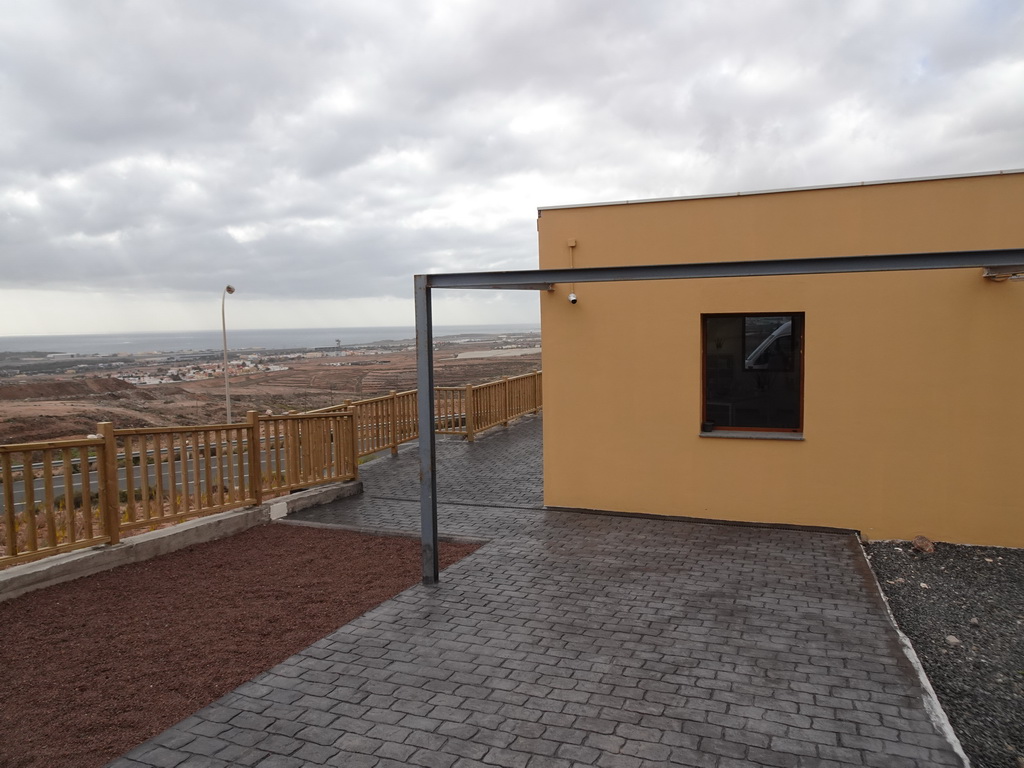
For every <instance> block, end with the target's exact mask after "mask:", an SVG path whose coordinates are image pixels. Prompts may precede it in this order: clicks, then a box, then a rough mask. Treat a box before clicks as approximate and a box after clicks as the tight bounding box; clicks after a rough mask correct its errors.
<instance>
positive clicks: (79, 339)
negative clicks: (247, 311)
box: [0, 324, 540, 355]
mask: <svg viewBox="0 0 1024 768" xmlns="http://www.w3.org/2000/svg"><path fill="white" fill-rule="evenodd" d="M539 330H540V325H530V324H526V325H436V326H434V338H435V339H436V338H440V337H442V336H454V335H456V334H500V333H527V332H530V331H539ZM415 338H416V329H415V328H413V327H412V326H409V327H398V326H395V327H377V328H268V329H263V330H252V329H248V330H245V329H242V330H230V329H229V330H228V347H229V348H230V349H233V350H242V349H312V348H314V347H333V346H335V345H336V344H337V343H338V342H340V343H341V346H347V345H351V344H370V343H373V342H377V341H400V340H404V339H415ZM222 348H223V347H222V343H221V332H220V331H219V330H217V331H181V332H177V333H174V332H167V333H99V334H90V333H81V334H68V335H63V336H44V335H38V336H0V352H47V353H60V352H63V353H70V354H76V355H95V354H99V355H112V354H119V353H123V354H143V353H147V352H190V351H191V352H199V351H204V350H211V349H213V350H218V349H222Z"/></svg>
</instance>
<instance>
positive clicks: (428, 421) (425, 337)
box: [416, 275, 440, 584]
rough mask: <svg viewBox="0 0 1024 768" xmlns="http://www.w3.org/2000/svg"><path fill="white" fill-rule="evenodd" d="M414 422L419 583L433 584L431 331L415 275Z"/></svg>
mask: <svg viewBox="0 0 1024 768" xmlns="http://www.w3.org/2000/svg"><path fill="white" fill-rule="evenodd" d="M416 419H417V424H418V427H419V443H420V450H419V453H420V552H421V557H422V560H423V583H424V584H436V583H437V577H438V572H439V570H440V569H439V567H438V559H437V459H436V456H435V441H434V329H433V320H432V317H431V307H430V283H429V282H428V277H427V275H416Z"/></svg>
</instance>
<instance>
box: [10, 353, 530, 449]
mask: <svg viewBox="0 0 1024 768" xmlns="http://www.w3.org/2000/svg"><path fill="white" fill-rule="evenodd" d="M539 343H540V336H539V334H528V335H524V337H523V338H517V339H515V340H513V341H512V344H513V345H515V344H519V345H522V347H523V348H522V349H517V350H515V352H517V353H518V352H524V351H526V350H528V349H529V348H530V347H532V345H534V344H536V345H539ZM509 345H510V340H509V339H508V338H504V337H489V338H485V339H479V340H470V341H467V340H463V339H455V340H445V339H441V340H438V342H437V351H436V352H435V373H434V376H435V383H436V384H437V385H438V386H461V385H464V384H479V383H482V382H485V381H490V380H492V379H496V378H500V377H501V376H517V375H520V374H524V373H529V372H531V371H534V370H537V369H539V368H540V353H539V351H533V352H529V353H528V354H515V355H508V354H507V352H508V350H507V349H502V348H504V347H508V346H509ZM488 351H497V352H499V353H501V352H504V353H505V354H496V355H495V356H488V357H469V358H466V357H462V358H460V357H459V355H460V354H463V353H482V352H488ZM267 358H268V359H269V360H275V358H274V356H273V354H268V355H267ZM275 362H277V363H279V364H280V365H285V366H287V368H288V369H287V370H281V371H261V372H257V373H248V374H244V375H237V376H232V377H231V380H230V384H231V404H232V411H233V413H234V416H235V420H236V421H237V420H239V419H240V418H241V417H242V416H243V415H244V414H245V412H246V411H248V410H255V411H259V412H261V413H265V412H266V411H272V412H273V413H285V412H288V411H308V410H313V409H315V408H323V407H325V406H328V405H335V404H338V403H342V402H344V401H345V400H359V399H363V398H367V397H373V396H375V395H382V394H387V393H388V392H389V391H390V390H396V391H399V392H401V391H404V390H408V389H414V388H415V386H416V355H415V352H414V351H413V350H412V349H410V348H409V346H408V345H401V346H395V347H393V348H389V347H387V346H370V347H366V348H362V347H361V348H359V349H354V350H351V352H350V354H348V355H346V356H344V357H288V358H284V357H282V358H281V359H279V360H275ZM167 367H168V363H167V362H166V361H162V360H152V361H145V360H140V361H134V362H133V363H132V365H131V370H132V371H133V372H140V373H146V372H149V373H152V374H154V375H155V374H157V373H159V372H161V371H164V370H166V369H167ZM224 420H225V407H224V380H223V378H222V377H220V376H217V377H214V378H209V379H201V380H197V381H182V382H174V383H166V384H144V385H138V384H129V383H128V382H125V381H121V380H120V379H115V378H112V374H111V372H109V371H95V372H85V373H80V372H70V373H69V372H63V373H36V374H34V375H24V374H23V375H18V376H9V377H7V378H3V379H0V445H6V444H11V443H23V442H35V441H42V440H60V439H67V438H74V437H82V436H85V435H88V434H93V433H95V432H96V424H97V423H99V422H101V421H111V422H113V423H114V425H115V426H116V427H118V428H131V427H147V426H169V425H194V424H217V423H223V421H224Z"/></svg>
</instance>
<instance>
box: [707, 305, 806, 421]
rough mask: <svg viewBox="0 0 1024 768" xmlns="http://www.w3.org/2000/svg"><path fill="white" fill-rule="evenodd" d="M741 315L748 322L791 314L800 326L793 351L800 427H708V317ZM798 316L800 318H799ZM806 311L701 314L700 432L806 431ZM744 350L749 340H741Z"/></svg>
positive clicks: (795, 336) (794, 321)
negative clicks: (748, 320)
mask: <svg viewBox="0 0 1024 768" xmlns="http://www.w3.org/2000/svg"><path fill="white" fill-rule="evenodd" d="M722 317H728V318H741V320H742V322H743V323H744V324H745V323H746V318H748V317H790V318H792V321H793V327H794V330H795V329H796V328H797V327H798V328H799V333H798V334H797V333H793V334H792V337H793V344H794V346H793V353H794V371H793V372H794V374H795V375H796V381H797V387H798V398H797V403H798V405H797V426H796V427H740V426H720V425H718V424H715V425H714V427H712V429H711V430H705V428H704V427H705V425H706V424H708V423H709V422H710V420H709V419H708V418H707V416H708V367H707V366H708V359H707V356H708V341H707V329H708V320H709V319H714V318H722ZM798 319H799V321H797V320H798ZM806 319H807V317H806V313H805V312H702V313H701V315H700V425H701V430H700V431H701V434H713V433H714V432H723V433H724V432H729V433H737V432H758V433H769V434H770V433H773V432H774V433H784V434H787V435H790V434H803V431H804V350H805V345H806V333H807V329H806ZM741 342H742V344H743V350H744V352H746V340H745V339H743V340H741Z"/></svg>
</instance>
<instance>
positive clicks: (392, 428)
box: [388, 389, 398, 456]
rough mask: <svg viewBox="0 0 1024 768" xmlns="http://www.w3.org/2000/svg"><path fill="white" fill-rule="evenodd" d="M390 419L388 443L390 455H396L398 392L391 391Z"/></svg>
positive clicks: (389, 394) (389, 395)
mask: <svg viewBox="0 0 1024 768" xmlns="http://www.w3.org/2000/svg"><path fill="white" fill-rule="evenodd" d="M388 397H390V398H391V419H390V421H389V423H388V442H389V443H391V455H392V456H397V455H398V392H396V391H395V390H393V389H392V390H391V392H389V393H388Z"/></svg>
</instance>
